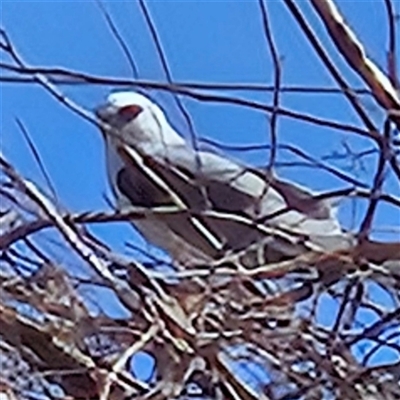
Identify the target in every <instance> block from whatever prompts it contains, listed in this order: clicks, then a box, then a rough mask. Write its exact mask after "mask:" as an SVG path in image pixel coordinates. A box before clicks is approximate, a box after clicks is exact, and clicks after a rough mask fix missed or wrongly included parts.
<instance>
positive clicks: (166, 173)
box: [96, 92, 347, 265]
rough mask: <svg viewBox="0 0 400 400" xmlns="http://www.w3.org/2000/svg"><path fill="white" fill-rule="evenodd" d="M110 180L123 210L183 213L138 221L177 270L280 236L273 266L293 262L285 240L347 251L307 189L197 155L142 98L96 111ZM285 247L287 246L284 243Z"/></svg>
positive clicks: (130, 96)
mask: <svg viewBox="0 0 400 400" xmlns="http://www.w3.org/2000/svg"><path fill="white" fill-rule="evenodd" d="M96 115H97V116H98V118H99V119H100V120H101V121H102V123H103V124H102V133H103V137H104V139H105V143H106V158H107V170H108V177H109V181H110V184H111V187H112V189H113V192H114V195H115V197H116V199H117V206H118V208H119V209H120V210H123V209H126V208H127V207H130V206H142V207H146V208H154V207H158V206H176V207H177V208H179V209H181V210H182V212H180V213H166V214H165V215H160V214H157V215H149V216H148V217H146V218H144V219H141V220H137V221H134V224H135V226H136V227H137V229H138V230H139V231H140V232H141V233H142V234H143V235H144V237H145V238H146V239H147V240H148V241H149V242H151V243H152V244H154V245H156V246H158V247H161V248H163V249H164V250H166V251H167V252H168V253H169V254H170V255H171V257H172V258H173V259H174V260H175V261H176V262H178V263H180V264H184V265H189V264H196V263H200V262H205V261H210V260H213V259H216V258H218V257H220V256H222V255H224V254H225V253H226V252H227V251H236V250H241V249H245V248H246V247H247V246H249V245H250V244H252V243H254V242H257V241H260V240H263V239H265V237H266V236H268V232H272V233H273V232H277V235H278V236H277V237H278V238H279V237H281V239H279V240H278V239H277V237H275V236H274V235H272V236H273V237H274V240H271V241H270V246H269V256H270V258H271V262H272V261H277V260H280V259H283V258H285V257H290V256H293V255H295V254H294V253H295V250H293V249H290V243H289V242H287V240H286V239H284V237H288V235H291V236H292V237H294V238H296V240H297V241H298V242H301V241H303V242H304V238H306V239H310V240H311V241H312V242H313V243H316V244H318V246H321V247H322V248H326V247H327V248H329V250H331V251H332V250H335V249H337V248H341V247H343V246H345V247H347V244H346V243H347V239H346V240H345V239H344V235H343V232H342V230H341V227H340V224H339V222H338V220H337V218H336V215H335V210H334V209H333V208H332V206H331V205H330V203H329V202H327V201H323V200H317V199H315V198H314V197H315V195H313V194H312V193H310V192H308V191H306V190H305V189H303V188H301V187H299V186H297V185H294V184H291V183H288V182H284V181H281V180H278V179H276V178H274V177H272V176H271V175H269V176H268V177H267V176H266V174H265V172H261V171H257V170H255V169H252V168H250V167H246V166H245V165H241V164H240V163H237V162H235V161H232V160H230V159H228V158H226V157H223V156H221V155H218V154H214V153H212V152H209V151H195V150H194V149H193V148H191V147H190V146H189V145H188V144H187V142H186V141H185V140H184V139H183V138H182V137H181V136H180V135H179V134H178V133H177V132H176V131H175V130H174V129H173V127H172V126H171V125H170V123H169V122H168V120H167V118H166V115H165V114H164V112H163V111H162V109H161V108H160V107H159V106H158V105H157V104H155V103H154V102H152V101H151V100H150V99H149V98H147V97H145V96H143V95H142V94H139V93H137V92H117V93H112V94H111V95H109V97H108V99H107V102H106V104H105V105H103V106H100V107H98V108H97V110H96ZM286 242H287V243H286Z"/></svg>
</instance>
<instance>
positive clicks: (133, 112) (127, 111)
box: [118, 104, 143, 119]
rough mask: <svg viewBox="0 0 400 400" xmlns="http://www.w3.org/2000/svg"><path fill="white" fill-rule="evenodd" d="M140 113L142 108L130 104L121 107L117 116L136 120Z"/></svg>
mask: <svg viewBox="0 0 400 400" xmlns="http://www.w3.org/2000/svg"><path fill="white" fill-rule="evenodd" d="M142 111H143V108H142V107H140V106H137V105H136V104H131V105H129V106H125V107H121V108H120V109H119V110H118V115H119V116H121V117H123V118H126V119H133V118H136V117H137V116H138V115H139V114H140V113H141V112H142Z"/></svg>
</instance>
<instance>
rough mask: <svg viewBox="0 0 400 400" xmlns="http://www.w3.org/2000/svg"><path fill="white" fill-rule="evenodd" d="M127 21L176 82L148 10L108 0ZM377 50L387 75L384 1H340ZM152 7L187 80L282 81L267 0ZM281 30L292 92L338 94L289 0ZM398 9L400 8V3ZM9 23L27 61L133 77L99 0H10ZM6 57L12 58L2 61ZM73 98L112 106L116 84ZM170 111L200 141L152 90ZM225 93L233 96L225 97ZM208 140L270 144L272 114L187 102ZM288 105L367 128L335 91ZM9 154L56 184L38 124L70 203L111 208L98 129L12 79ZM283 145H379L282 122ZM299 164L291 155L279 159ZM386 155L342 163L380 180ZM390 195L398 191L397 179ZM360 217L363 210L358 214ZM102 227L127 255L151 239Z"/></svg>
mask: <svg viewBox="0 0 400 400" xmlns="http://www.w3.org/2000/svg"><path fill="white" fill-rule="evenodd" d="M104 4H105V6H106V8H107V9H108V11H109V12H110V15H111V16H112V18H113V20H114V23H115V24H116V25H117V26H118V29H119V31H120V34H121V35H122V36H123V38H124V40H125V41H126V43H127V45H128V46H129V48H130V51H131V52H132V55H133V57H134V60H135V63H136V65H137V66H138V69H139V73H140V78H141V79H148V80H154V81H163V82H164V81H165V76H164V73H163V70H162V67H161V63H160V61H159V59H158V56H157V52H156V49H155V46H154V43H153V41H152V39H151V35H150V33H149V30H148V27H147V26H146V23H145V20H144V18H143V15H142V13H141V11H140V8H139V7H138V4H137V3H136V2H134V1H132V2H127V1H124V2H121V1H114V2H111V1H108V2H105V3H104ZM298 4H299V5H301V6H302V8H303V9H305V10H306V15H307V16H308V17H309V18H310V21H311V23H312V25H313V26H314V27H315V29H316V32H317V33H318V35H319V36H320V37H321V38H322V41H323V43H324V44H325V45H326V46H327V48H328V49H331V50H332V54H333V55H334V60H335V62H336V63H337V64H338V65H339V66H340V67H341V68H342V71H343V76H345V77H346V78H347V79H348V80H349V82H350V83H351V84H352V85H354V86H357V87H360V86H361V85H362V82H361V81H360V79H359V78H358V77H357V76H356V75H355V74H354V73H352V71H351V70H350V69H349V68H348V67H347V66H346V64H345V62H344V61H343V59H342V58H341V57H340V55H338V54H337V53H336V51H335V50H334V48H333V45H332V44H331V43H330V41H329V40H327V37H326V34H325V31H324V28H323V27H322V25H321V24H320V22H319V20H318V18H317V17H316V16H315V15H314V13H313V12H312V11H311V8H310V7H309V6H308V4H307V3H306V2H298ZM337 4H338V5H339V7H340V9H341V10H342V12H343V14H344V15H345V16H346V19H347V21H348V22H349V24H350V25H351V26H352V27H353V28H354V30H355V31H356V32H357V34H358V35H359V37H360V38H361V39H362V41H363V43H364V44H365V45H366V46H367V51H368V54H369V55H370V56H371V57H372V59H373V60H375V61H376V62H377V63H378V64H379V65H380V66H381V67H382V68H383V69H385V68H386V48H387V24H386V20H385V15H386V14H385V9H384V4H383V2H380V1H376V0H369V1H362V2H361V1H344V0H343V1H337ZM147 5H148V9H149V11H150V13H151V15H152V18H153V20H154V23H155V25H156V27H157V31H158V34H159V37H160V39H161V41H162V44H163V48H164V50H165V54H166V56H167V59H168V63H169V67H170V69H171V72H172V76H173V78H174V80H176V81H190V82H213V83H217V82H219V83H259V84H272V83H273V79H274V74H273V67H272V62H271V55H270V53H269V50H268V46H267V44H266V41H265V37H264V32H263V27H262V22H261V17H260V10H259V6H258V4H257V1H251V0H248V1H148V2H147ZM267 6H268V12H269V17H270V22H271V24H272V31H273V34H274V38H275V41H276V45H277V48H278V51H279V55H280V57H281V60H282V71H283V77H282V81H283V85H296V86H318V87H321V86H322V87H335V84H334V81H333V79H332V78H331V76H330V75H329V73H328V72H327V70H326V69H325V68H324V67H323V65H322V63H321V61H320V60H319V59H318V58H317V56H316V55H315V53H314V51H313V49H312V48H311V46H310V44H309V43H308V42H307V40H306V38H305V37H304V34H303V33H302V31H301V30H300V29H299V27H298V25H297V24H296V23H295V21H294V19H293V17H292V16H291V14H290V13H289V12H288V10H287V9H286V8H285V6H284V4H283V3H282V2H281V1H278V0H276V1H271V0H270V1H267ZM396 6H397V12H400V7H399V3H398V2H397V5H396ZM1 14H2V17H1V18H2V26H3V27H4V28H5V29H6V30H7V32H8V34H9V35H10V37H11V39H12V41H13V43H14V45H15V46H16V48H17V50H18V51H19V52H20V54H21V55H22V56H23V58H24V60H25V62H26V63H27V64H29V65H32V66H46V67H51V66H61V67H64V68H69V69H73V70H78V71H83V72H86V73H90V74H95V75H102V76H110V77H121V78H123V77H129V78H132V71H131V68H130V66H129V63H128V62H127V60H126V57H124V55H123V53H122V52H121V49H120V47H119V46H118V44H117V43H116V41H115V38H114V37H113V35H112V34H111V32H110V30H109V29H108V28H107V24H106V22H105V19H104V17H103V16H102V14H101V12H100V9H99V7H98V5H97V4H96V2H95V1H7V0H3V3H2V5H1ZM2 58H3V61H7V59H6V58H4V57H2ZM61 88H62V90H63V92H64V93H65V94H66V95H68V96H70V97H71V98H72V99H73V100H74V101H76V102H77V103H79V104H80V105H82V106H84V107H85V108H87V109H93V108H94V107H95V106H96V105H98V104H99V103H101V102H103V101H104V99H105V97H106V95H107V93H108V92H109V91H110V90H111V89H114V88H113V87H111V86H100V85H97V86H95V85H87V86H62V87H61ZM152 94H153V96H154V97H155V98H156V99H157V100H158V101H159V102H160V104H162V106H163V107H164V109H165V110H166V111H167V112H168V116H169V118H170V120H171V121H172V122H173V124H174V125H175V126H176V127H177V128H178V129H179V130H180V132H181V133H182V135H184V136H186V137H189V133H188V127H187V124H186V122H185V119H184V118H183V117H182V116H181V115H180V113H179V111H178V110H177V108H176V106H175V103H174V102H173V101H172V98H171V96H169V95H166V94H165V93H161V92H158V93H152ZM225 94H226V93H225ZM236 95H237V96H240V97H243V98H247V99H253V100H258V101H263V102H266V103H268V104H271V98H272V97H271V93H260V92H249V91H242V92H238V93H236ZM183 101H184V104H185V106H186V107H187V109H188V111H189V113H190V115H191V117H192V119H193V122H194V126H195V130H196V133H197V134H198V136H200V137H207V138H210V139H213V140H217V141H220V142H223V143H225V144H235V145H244V144H255V143H257V144H260V143H264V144H265V143H269V115H267V114H265V113H262V112H259V111H255V110H251V109H245V108H242V107H237V106H227V105H221V104H216V103H205V102H198V101H194V100H191V99H189V98H183ZM281 103H282V105H283V106H284V107H287V108H290V109H292V110H296V111H299V112H301V111H303V112H307V113H309V114H312V115H316V116H320V117H325V118H329V119H332V120H335V121H341V122H347V123H351V124H354V125H359V126H361V125H360V122H359V120H358V117H357V116H356V114H355V113H354V112H353V110H352V109H351V107H350V106H349V105H348V103H347V102H346V101H345V100H344V99H343V96H340V95H332V94H293V93H292V94H282V95H281ZM363 104H364V105H365V107H366V108H367V109H368V110H369V112H370V115H371V116H372V117H373V118H374V120H375V121H376V123H377V124H378V126H379V127H381V126H382V113H381V111H380V109H379V107H378V106H377V105H376V104H375V103H374V102H373V101H372V100H371V99H370V98H363ZM1 116H2V121H1V135H2V139H1V148H2V151H3V152H4V153H5V155H6V156H7V157H8V159H9V160H11V161H12V162H13V163H14V165H15V166H16V167H17V168H18V169H19V171H20V172H21V173H22V174H23V175H25V176H26V177H29V178H30V179H32V180H33V181H35V182H37V183H38V184H39V185H40V186H42V187H44V188H45V185H46V184H45V180H44V178H43V177H42V175H41V173H40V171H39V169H38V168H37V165H36V162H35V160H34V158H33V157H32V154H31V152H30V150H29V148H28V146H27V145H26V142H25V141H24V139H23V137H22V135H21V132H20V130H19V128H18V126H17V125H16V123H15V118H16V117H18V118H20V119H21V120H22V121H23V123H24V124H25V126H26V127H27V129H28V131H29V133H30V135H31V137H32V140H33V141H34V143H35V145H36V147H37V149H38V150H39V152H40V154H41V156H42V158H43V161H44V163H45V166H46V168H47V170H48V171H49V173H50V176H51V180H52V182H53V184H54V186H55V188H56V191H57V194H58V197H59V199H60V202H61V204H62V205H63V206H64V207H65V208H67V209H68V210H70V211H73V212H81V211H88V210H95V209H96V210H99V209H105V208H107V207H108V206H107V204H106V202H105V201H104V197H103V194H104V193H108V194H110V191H109V189H108V184H107V181H106V175H105V169H104V162H103V145H102V141H101V136H100V135H99V134H98V132H97V129H96V128H95V127H94V126H92V125H90V124H89V123H87V122H85V121H84V120H82V119H80V118H79V117H77V116H76V115H74V114H73V113H72V112H71V111H70V110H68V109H66V108H65V107H64V106H63V105H60V104H59V103H57V102H56V101H55V100H54V99H53V98H52V97H51V96H50V95H49V94H48V93H46V92H45V91H44V90H43V88H40V87H37V86H34V85H21V84H18V85H17V84H4V85H3V86H2V88H1ZM278 141H279V143H280V144H291V145H294V146H296V147H299V148H301V149H302V150H303V151H305V152H307V153H309V154H311V155H313V156H314V157H316V158H319V157H323V156H328V155H333V154H344V153H345V151H346V149H349V148H350V149H352V151H354V152H357V151H361V150H364V149H371V148H373V143H372V142H371V141H368V140H366V139H362V138H360V137H356V136H355V135H353V134H348V133H345V132H341V131H337V130H336V131H335V130H332V129H328V128H324V127H321V126H317V125H311V124H308V123H304V122H300V121H296V120H293V119H289V118H284V117H279V120H278ZM230 154H231V155H232V156H233V157H235V158H238V159H241V160H243V161H245V162H248V163H251V164H255V165H265V164H266V163H267V162H268V159H269V153H268V151H267V150H262V151H259V152H252V153H241V152H231V153H230ZM294 160H298V159H297V158H296V157H294V156H293V155H289V154H288V153H287V152H285V151H282V152H279V153H278V161H279V162H280V163H282V162H285V161H294ZM376 161H377V160H376V156H374V155H372V156H369V157H366V158H365V159H363V161H362V163H356V164H354V165H355V169H353V168H354V165H352V164H351V162H350V161H349V159H338V160H334V161H332V162H331V165H333V166H335V167H336V168H338V169H340V170H342V171H344V172H346V173H348V174H349V175H353V176H356V177H357V178H358V179H359V180H361V181H363V182H365V183H367V184H368V183H369V184H370V183H371V181H372V177H373V174H374V171H375V168H376ZM277 172H278V174H279V175H280V176H282V177H285V178H288V179H291V180H294V181H296V182H298V183H301V184H303V185H306V186H308V187H310V188H312V189H314V190H331V189H337V188H343V187H346V186H348V184H346V183H344V182H341V181H340V180H339V179H337V178H336V177H334V176H332V175H330V174H328V173H326V172H323V171H317V170H315V169H311V168H303V167H291V168H284V167H279V168H277ZM384 188H385V191H386V192H388V193H392V194H393V195H397V196H398V195H399V194H400V191H399V189H398V187H397V186H396V185H395V179H394V177H393V176H392V174H391V172H390V171H388V176H387V179H386V183H385V186H384ZM354 204H355V203H354V202H350V201H349V202H347V203H345V204H344V206H343V207H342V209H341V211H340V218H341V220H342V222H343V224H344V225H345V226H346V227H348V228H350V229H356V228H357V226H358V224H359V223H360V220H361V218H362V217H363V213H362V211H363V210H365V204H366V203H365V202H359V203H357V206H355V205H354ZM354 210H355V213H354ZM396 218H400V215H399V213H398V211H397V210H395V209H394V208H393V207H391V206H384V205H382V206H380V207H379V210H378V213H377V218H376V221H375V227H376V228H381V229H384V228H387V227H388V226H393V221H395V220H396ZM93 231H94V232H96V233H97V234H99V235H100V236H101V237H102V238H104V239H105V240H106V241H107V242H108V243H111V244H112V245H113V246H114V247H115V248H116V249H117V250H119V251H126V248H125V246H124V243H125V241H127V240H129V241H131V242H137V243H140V244H141V245H142V246H145V248H146V245H145V244H144V242H143V241H141V239H140V238H139V237H138V236H137V235H135V234H134V232H133V230H132V229H131V228H129V227H127V226H123V227H122V226H120V225H118V224H116V225H115V226H113V227H112V228H110V227H106V228H105V227H104V226H103V227H102V226H96V227H93ZM375 237H378V238H379V237H381V238H388V237H390V238H392V239H393V238H394V235H393V233H387V232H378V231H377V232H376V233H375Z"/></svg>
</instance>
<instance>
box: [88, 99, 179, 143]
mask: <svg viewBox="0 0 400 400" xmlns="http://www.w3.org/2000/svg"><path fill="white" fill-rule="evenodd" d="M95 112H96V115H97V117H98V118H99V119H100V120H101V121H102V122H105V123H106V124H107V125H108V126H110V127H111V128H112V129H111V130H108V131H107V130H105V131H103V132H104V133H105V135H106V136H108V135H107V134H108V133H109V134H110V135H109V136H110V137H112V136H114V137H115V136H117V137H118V138H119V139H122V140H123V141H125V142H127V143H129V144H131V145H138V144H140V143H156V142H171V144H172V143H175V142H181V141H182V140H183V139H182V138H181V137H180V136H179V135H178V134H177V133H176V132H175V131H174V130H173V129H172V127H171V126H170V125H169V123H168V121H167V119H166V117H165V114H164V112H163V111H162V110H161V108H160V107H159V106H158V105H157V104H156V103H154V102H153V101H151V100H150V99H149V98H147V97H146V96H144V95H142V94H140V93H137V92H133V91H130V92H115V93H111V94H110V95H109V96H108V98H107V102H106V104H104V105H101V106H100V107H98V108H97V109H96V111H95Z"/></svg>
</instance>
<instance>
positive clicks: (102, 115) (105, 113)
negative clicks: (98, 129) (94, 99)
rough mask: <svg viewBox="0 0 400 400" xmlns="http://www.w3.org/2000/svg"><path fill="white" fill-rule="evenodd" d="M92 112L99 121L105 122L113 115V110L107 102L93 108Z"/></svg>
mask: <svg viewBox="0 0 400 400" xmlns="http://www.w3.org/2000/svg"><path fill="white" fill-rule="evenodd" d="M94 113H95V114H96V117H97V118H98V119H100V120H101V121H104V122H107V121H108V120H109V119H110V117H111V116H112V115H113V110H112V106H110V105H109V104H103V105H101V106H99V107H97V108H96V109H95V110H94Z"/></svg>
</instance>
